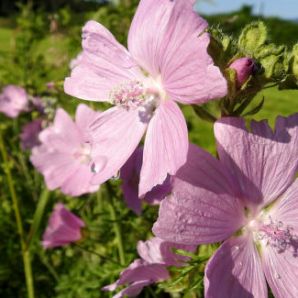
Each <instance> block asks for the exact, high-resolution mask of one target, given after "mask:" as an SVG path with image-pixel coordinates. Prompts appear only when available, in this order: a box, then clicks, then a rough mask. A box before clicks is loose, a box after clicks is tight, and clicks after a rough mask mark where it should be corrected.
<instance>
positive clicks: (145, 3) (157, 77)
mask: <svg viewBox="0 0 298 298" xmlns="http://www.w3.org/2000/svg"><path fill="white" fill-rule="evenodd" d="M193 4H194V0H175V1H170V0H161V1H156V0H141V1H140V4H139V7H138V9H137V12H136V14H135V16H134V19H133V21H132V24H131V28H130V31H129V37H128V50H129V51H127V50H126V49H125V48H124V47H123V46H122V45H121V44H119V43H118V42H117V41H116V39H115V38H114V36H113V35H112V34H111V33H110V32H109V31H108V30H107V29H106V28H104V27H103V26H102V25H100V24H98V23H97V22H95V21H89V22H88V23H87V24H86V25H85V27H84V28H83V52H82V53H81V55H80V58H79V61H77V63H75V67H74V68H73V70H72V73H71V77H70V78H67V79H66V80H65V84H64V89H65V92H66V93H68V94H70V95H73V96H76V97H78V98H81V99H86V100H94V101H108V102H110V103H112V104H114V105H115V107H114V108H111V109H109V110H108V111H106V112H104V113H103V114H102V115H101V116H100V117H99V118H98V119H97V120H96V121H94V123H93V124H92V128H93V130H94V135H95V139H96V140H97V142H98V143H99V144H100V143H102V142H104V144H102V145H101V146H100V145H99V146H98V151H97V154H98V159H99V163H100V164H102V160H103V159H105V160H106V163H105V166H104V167H103V166H100V167H99V170H98V173H97V175H96V176H95V178H94V179H93V181H94V182H96V183H103V182H105V181H106V180H108V179H109V178H111V177H112V176H113V175H115V173H116V172H117V171H118V170H119V169H120V168H121V167H122V166H123V165H124V163H125V162H126V161H127V159H128V158H129V157H130V156H131V154H132V153H133V151H134V150H135V148H136V147H137V145H138V144H139V142H140V140H141V139H142V137H143V135H144V133H145V130H146V129H147V134H146V138H145V144H144V156H143V164H142V169H141V177H140V185H139V195H140V196H141V197H142V196H143V195H144V194H146V193H147V192H148V191H150V190H151V189H152V188H153V187H154V186H156V185H158V184H162V183H163V182H164V180H165V179H166V178H167V176H168V174H170V175H174V174H175V173H176V171H177V170H178V169H179V168H180V167H181V166H182V165H183V164H184V163H185V161H186V155H187V149H188V136H187V127H186V122H185V119H184V117H183V114H182V112H181V110H180V109H179V107H178V104H177V103H185V104H201V103H205V102H207V101H209V100H212V99H217V98H220V97H223V96H224V95H225V94H226V92H227V86H226V81H225V79H224V77H223V76H222V74H221V72H220V70H219V69H218V68H217V67H216V66H214V64H213V61H212V59H211V57H210V56H209V55H208V53H207V47H208V45H209V35H208V34H207V33H206V32H205V29H206V28H207V23H206V21H205V20H203V19H202V18H201V17H199V16H198V15H197V14H196V13H195V12H194V11H193Z"/></svg>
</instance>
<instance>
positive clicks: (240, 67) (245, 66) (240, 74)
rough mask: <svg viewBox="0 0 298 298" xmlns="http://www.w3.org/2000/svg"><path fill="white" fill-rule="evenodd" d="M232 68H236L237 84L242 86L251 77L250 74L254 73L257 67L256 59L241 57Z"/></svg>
mask: <svg viewBox="0 0 298 298" xmlns="http://www.w3.org/2000/svg"><path fill="white" fill-rule="evenodd" d="M230 68H232V69H234V70H235V71H236V73H237V86H238V87H241V86H242V85H243V84H244V83H245V82H246V81H247V79H248V78H249V76H250V75H252V74H253V73H254V70H255V68H256V64H255V61H254V60H253V59H251V58H247V57H244V58H240V59H237V60H235V61H234V62H233V63H232V64H231V65H230Z"/></svg>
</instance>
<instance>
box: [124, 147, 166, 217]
mask: <svg viewBox="0 0 298 298" xmlns="http://www.w3.org/2000/svg"><path fill="white" fill-rule="evenodd" d="M142 160H143V148H141V147H139V148H137V149H136V150H135V152H134V153H133V154H132V156H131V157H130V158H129V159H128V160H127V162H126V163H125V165H124V166H123V167H122V168H121V170H120V178H121V180H122V191H123V195H124V199H125V201H126V204H127V206H128V207H129V208H131V209H132V210H133V211H134V212H135V213H136V214H140V213H141V204H142V200H145V201H146V202H147V203H149V204H153V205H155V204H159V203H160V201H161V200H162V199H164V198H165V197H166V196H167V194H169V193H170V191H171V188H172V182H171V177H170V176H168V177H167V178H166V180H165V181H164V182H163V183H162V184H161V185H156V186H155V187H153V189H152V190H150V191H149V192H147V193H146V194H145V195H144V197H143V198H140V197H139V195H138V186H139V181H140V173H141V167H142Z"/></svg>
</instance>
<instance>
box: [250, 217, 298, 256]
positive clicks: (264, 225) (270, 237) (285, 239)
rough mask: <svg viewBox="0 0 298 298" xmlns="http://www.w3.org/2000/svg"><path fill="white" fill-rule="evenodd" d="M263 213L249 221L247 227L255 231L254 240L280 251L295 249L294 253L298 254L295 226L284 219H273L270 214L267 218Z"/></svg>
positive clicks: (297, 238)
mask: <svg viewBox="0 0 298 298" xmlns="http://www.w3.org/2000/svg"><path fill="white" fill-rule="evenodd" d="M262 215H263V214H261V216H260V217H258V218H257V219H252V220H251V221H249V222H248V224H247V226H246V227H245V229H246V230H249V231H251V232H252V233H253V237H254V241H255V242H257V243H260V244H262V245H263V246H268V245H270V246H271V247H274V248H275V249H276V250H277V252H278V253H282V252H284V251H286V250H287V249H293V253H294V254H295V255H297V248H298V245H297V244H298V237H297V235H295V234H294V231H293V228H292V227H290V226H288V225H285V224H284V223H283V222H282V221H276V220H273V219H272V217H271V216H270V215H269V216H267V217H266V218H264V217H263V216H262Z"/></svg>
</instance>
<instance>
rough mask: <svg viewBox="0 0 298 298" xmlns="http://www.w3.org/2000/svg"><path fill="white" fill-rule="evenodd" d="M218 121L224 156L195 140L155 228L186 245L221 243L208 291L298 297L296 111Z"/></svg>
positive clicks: (217, 295)
mask: <svg viewBox="0 0 298 298" xmlns="http://www.w3.org/2000/svg"><path fill="white" fill-rule="evenodd" d="M250 130H251V132H248V130H247V129H246V127H245V122H244V120H243V119H240V118H223V119H222V120H220V121H218V122H217V123H215V136H216V139H217V144H218V147H217V148H218V154H219V160H217V159H215V158H214V157H212V156H211V155H210V154H208V153H206V152H205V151H203V150H201V149H199V148H197V147H195V146H191V147H190V151H189V158H188V161H187V163H186V165H185V166H184V167H182V169H181V170H180V171H179V172H178V173H177V176H178V178H177V179H176V180H175V181H174V186H173V189H174V190H173V193H172V194H171V195H170V196H169V197H167V198H166V199H165V200H163V201H162V203H161V207H160V212H159V218H158V221H157V222H156V223H155V225H154V227H153V232H154V233H155V235H157V236H158V237H160V238H162V239H164V240H166V241H172V242H177V243H183V244H186V245H198V244H203V243H213V242H219V241H224V242H223V244H222V245H221V246H220V247H219V249H218V250H217V251H216V253H215V254H214V256H213V257H212V258H211V259H210V260H209V261H208V264H207V266H206V268H205V280H204V283H205V297H206V298H211V297H212V298H231V297H237V298H238V297H257V298H267V297H268V293H267V285H266V281H267V283H268V284H269V286H270V288H271V290H272V292H273V294H274V297H276V298H285V297H289V298H290V297H291V298H295V297H298V283H297V280H298V220H297V219H298V180H297V179H296V180H295V175H296V172H297V168H298V114H295V115H293V116H291V117H289V118H282V117H279V118H278V119H277V122H276V126H275V130H274V131H272V129H271V128H270V127H269V125H268V124H267V122H266V121H261V122H254V121H253V122H252V123H251V128H250Z"/></svg>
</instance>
